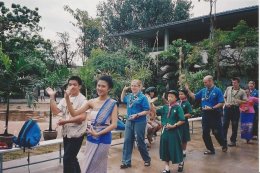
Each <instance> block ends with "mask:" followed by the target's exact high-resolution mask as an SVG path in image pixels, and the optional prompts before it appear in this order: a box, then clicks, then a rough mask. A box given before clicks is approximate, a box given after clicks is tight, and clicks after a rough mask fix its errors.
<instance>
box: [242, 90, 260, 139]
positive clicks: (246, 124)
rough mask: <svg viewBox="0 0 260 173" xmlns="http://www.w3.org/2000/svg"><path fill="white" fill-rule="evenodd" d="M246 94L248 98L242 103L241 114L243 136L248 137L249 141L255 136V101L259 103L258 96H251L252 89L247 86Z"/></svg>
mask: <svg viewBox="0 0 260 173" xmlns="http://www.w3.org/2000/svg"><path fill="white" fill-rule="evenodd" d="M245 91H246V94H247V97H248V100H247V101H246V102H243V103H241V104H240V107H239V108H240V116H241V138H242V139H246V141H247V143H249V141H250V140H251V139H252V138H253V133H252V130H253V121H254V116H255V110H254V103H258V98H257V97H251V96H250V91H249V89H248V88H247V89H246V90H245Z"/></svg>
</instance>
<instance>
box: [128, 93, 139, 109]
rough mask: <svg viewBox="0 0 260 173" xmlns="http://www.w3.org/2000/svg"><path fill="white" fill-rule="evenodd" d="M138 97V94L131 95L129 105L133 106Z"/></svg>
mask: <svg viewBox="0 0 260 173" xmlns="http://www.w3.org/2000/svg"><path fill="white" fill-rule="evenodd" d="M137 99H138V96H137V95H133V94H131V95H130V101H129V107H130V108H131V107H132V106H133V104H134V103H135V101H136V100H137Z"/></svg>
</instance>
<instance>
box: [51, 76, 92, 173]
mask: <svg viewBox="0 0 260 173" xmlns="http://www.w3.org/2000/svg"><path fill="white" fill-rule="evenodd" d="M68 86H69V87H70V86H73V89H72V90H71V95H70V98H69V99H70V102H71V104H72V106H73V108H74V109H76V110H77V109H79V108H81V106H82V105H84V103H85V102H86V101H87V100H86V97H85V96H84V95H82V94H81V93H80V89H81V86H82V80H81V79H80V78H79V77H78V76H72V77H70V78H69V80H68ZM46 91H47V93H48V94H49V96H50V106H51V110H52V113H53V114H54V115H58V114H59V115H61V117H62V118H61V119H60V120H59V122H58V125H59V126H62V136H63V145H64V156H63V173H80V172H81V170H80V166H79V162H78V159H77V154H78V152H79V150H80V147H81V144H82V141H83V138H84V134H85V132H86V124H85V119H86V115H85V113H83V114H80V115H78V116H74V117H72V116H71V115H70V113H69V111H68V108H67V104H66V101H65V99H64V98H63V99H61V101H60V102H59V104H58V105H57V104H56V102H55V94H56V91H55V90H53V89H52V88H47V89H46Z"/></svg>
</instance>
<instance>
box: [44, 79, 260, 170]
mask: <svg viewBox="0 0 260 173" xmlns="http://www.w3.org/2000/svg"><path fill="white" fill-rule="evenodd" d="M203 82H204V85H205V88H203V89H201V90H200V91H199V92H198V93H196V94H194V93H192V92H191V91H190V89H189V86H188V85H186V86H185V88H183V89H180V90H179V91H176V90H169V91H167V93H166V97H165V98H166V100H165V105H164V106H161V107H158V108H157V107H155V106H154V105H153V101H152V100H153V98H152V97H153V96H152V97H151V95H149V93H146V94H147V95H144V94H143V93H142V88H143V85H142V82H141V81H140V80H132V81H131V85H130V87H124V88H123V91H122V93H121V102H123V103H125V104H126V105H127V117H126V118H127V119H126V124H125V134H124V145H123V153H122V164H121V165H120V168H121V169H126V168H130V167H131V166H132V162H131V158H132V150H133V146H134V142H135V141H136V143H137V147H138V150H139V152H140V155H141V157H142V159H143V161H144V166H150V165H151V157H150V155H149V152H148V149H147V144H146V143H145V134H146V129H147V128H146V127H147V126H148V125H147V115H150V119H151V120H152V122H153V123H154V124H157V125H156V128H155V129H156V130H153V131H152V134H154V132H156V131H158V130H159V129H160V128H161V127H162V131H161V137H160V149H159V157H160V159H161V160H162V161H163V162H164V163H165V168H164V170H163V171H162V172H163V173H170V168H169V163H170V162H172V163H173V164H178V172H182V171H183V168H184V161H183V160H184V159H183V158H184V157H185V156H186V146H187V142H188V141H190V139H191V138H190V134H189V123H188V118H190V117H191V111H192V106H191V104H190V103H189V101H188V96H190V98H192V99H195V100H200V101H201V106H202V130H203V135H202V136H203V140H204V143H205V145H206V148H207V151H205V152H204V154H205V155H210V154H215V149H214V146H213V143H212V140H211V137H210V131H211V130H212V132H213V134H214V135H215V137H216V139H217V141H218V142H219V144H220V145H221V146H222V151H223V152H226V151H227V149H228V148H227V146H228V144H227V139H226V136H227V129H228V126H229V121H231V122H232V136H231V138H230V140H231V143H230V144H229V145H230V146H235V145H234V144H236V137H237V135H236V133H237V128H238V121H239V116H240V113H239V114H237V111H238V112H239V110H240V111H241V112H242V113H241V120H242V119H243V120H242V121H243V122H242V123H241V129H242V130H241V133H243V135H242V134H241V137H242V138H245V139H247V142H248V141H249V140H251V139H252V135H251V136H248V135H244V134H246V133H251V132H252V125H250V123H249V121H250V122H251V123H253V119H254V118H256V116H255V115H253V114H254V112H252V111H253V110H252V108H251V107H252V106H255V107H256V106H258V104H257V103H256V102H258V99H257V98H255V97H254V98H250V97H249V95H250V94H251V95H252V93H255V94H254V96H257V97H258V92H257V91H256V90H255V89H254V90H252V87H251V89H249V90H248V93H249V94H248V96H247V95H246V92H245V91H244V90H242V89H241V88H239V82H240V80H239V78H234V79H232V87H228V88H227V90H226V91H225V93H224V94H222V91H221V90H220V89H219V88H218V87H216V86H215V85H214V81H213V77H212V76H206V77H205V78H204V79H203ZM237 83H238V86H237ZM250 84H251V83H250ZM253 85H254V86H255V84H254V83H253ZM81 86H82V81H81V79H80V78H79V77H77V76H72V77H71V78H69V80H68V87H67V89H66V91H65V95H64V98H63V99H62V100H61V101H60V102H59V104H58V105H57V104H56V102H55V94H56V91H54V90H53V89H51V88H47V89H46V91H47V93H48V94H49V96H50V105H51V109H52V112H53V113H54V114H57V115H60V116H61V117H62V118H61V119H60V120H59V122H58V125H60V126H62V135H63V141H64V158H63V166H64V171H63V172H64V173H80V172H81V169H80V166H79V163H78V160H77V154H78V152H79V150H80V147H81V144H82V141H83V138H84V135H86V137H87V142H86V151H85V160H84V162H83V169H82V172H84V173H97V172H100V173H101V172H107V160H108V151H109V148H110V144H111V141H112V134H111V131H112V130H113V129H115V128H116V126H117V116H118V115H117V113H118V108H117V104H116V101H115V100H113V99H111V98H110V97H109V92H110V91H111V89H112V88H113V81H112V78H111V77H110V76H101V77H100V78H99V79H98V81H97V85H96V90H97V94H98V97H97V98H93V99H91V100H88V101H87V100H86V98H85V97H84V96H83V95H82V94H81V93H80V89H81ZM128 90H131V92H129V93H127V91H128ZM224 105H225V107H224V118H223V120H224V122H223V126H222V119H221V117H222V116H221V114H222V108H223V106H224ZM250 106H251V107H250ZM257 109H258V107H257ZM86 111H90V113H89V114H86ZM235 114H236V115H235ZM248 114H250V116H251V118H248V117H246V116H247V115H248ZM156 115H158V116H161V121H160V122H158V121H156ZM232 115H234V116H232ZM235 116H236V117H235ZM237 116H238V117H237ZM243 116H244V117H246V118H245V119H246V120H244V118H242V117H243ZM150 119H148V122H150ZM85 121H87V122H90V123H85ZM236 123H237V124H236ZM149 124H150V125H151V124H152V123H149ZM154 126H155V125H154ZM153 129H154V128H153ZM97 165H99V166H97Z"/></svg>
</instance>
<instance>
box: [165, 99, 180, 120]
mask: <svg viewBox="0 0 260 173" xmlns="http://www.w3.org/2000/svg"><path fill="white" fill-rule="evenodd" d="M176 105H178V102H177V101H175V102H174V103H172V104H169V111H168V114H167V118H169V116H170V114H171V112H172V108H173V107H174V106H176Z"/></svg>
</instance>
